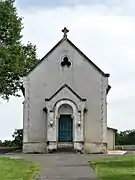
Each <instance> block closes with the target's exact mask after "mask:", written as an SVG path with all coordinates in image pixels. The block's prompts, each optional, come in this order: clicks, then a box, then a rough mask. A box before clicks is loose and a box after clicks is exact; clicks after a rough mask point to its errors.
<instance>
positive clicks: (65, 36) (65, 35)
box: [62, 27, 69, 38]
mask: <svg viewBox="0 0 135 180" xmlns="http://www.w3.org/2000/svg"><path fill="white" fill-rule="evenodd" d="M62 32H63V33H64V35H63V37H64V38H67V33H68V32H69V30H68V29H67V28H66V27H64V29H62Z"/></svg>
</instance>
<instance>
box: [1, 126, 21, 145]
mask: <svg viewBox="0 0 135 180" xmlns="http://www.w3.org/2000/svg"><path fill="white" fill-rule="evenodd" d="M12 137H13V140H5V141H4V142H2V141H1V140H0V147H16V148H19V149H22V145H23V129H16V130H15V131H14V133H13V135H12Z"/></svg>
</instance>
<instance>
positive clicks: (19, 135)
mask: <svg viewBox="0 0 135 180" xmlns="http://www.w3.org/2000/svg"><path fill="white" fill-rule="evenodd" d="M12 136H13V138H14V140H13V141H12V145H13V146H15V147H19V148H20V149H22V145H23V129H16V130H15V132H14V133H13V135H12Z"/></svg>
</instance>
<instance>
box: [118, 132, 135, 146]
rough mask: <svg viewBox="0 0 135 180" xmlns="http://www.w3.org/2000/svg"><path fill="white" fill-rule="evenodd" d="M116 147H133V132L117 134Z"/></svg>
mask: <svg viewBox="0 0 135 180" xmlns="http://www.w3.org/2000/svg"><path fill="white" fill-rule="evenodd" d="M116 145H135V130H134V129H133V130H126V131H121V132H119V133H117V134H116Z"/></svg>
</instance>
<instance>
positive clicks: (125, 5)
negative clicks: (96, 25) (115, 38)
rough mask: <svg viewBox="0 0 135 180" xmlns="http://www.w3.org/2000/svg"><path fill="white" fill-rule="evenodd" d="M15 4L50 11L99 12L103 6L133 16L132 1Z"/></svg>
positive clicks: (33, 0)
mask: <svg viewBox="0 0 135 180" xmlns="http://www.w3.org/2000/svg"><path fill="white" fill-rule="evenodd" d="M16 3H17V5H18V6H19V7H21V8H24V9H29V8H33V7H34V8H35V7H36V8H43V9H44V8H51V9H52V8H55V7H70V8H71V7H77V6H85V7H87V6H97V7H99V11H101V7H102V6H104V7H107V8H108V7H109V8H110V9H113V10H115V12H121V13H122V14H123V15H135V11H134V9H135V1H134V0H53V1H47V0H38V1H37V0H29V1H27V0H17V1H16ZM97 10H98V9H97Z"/></svg>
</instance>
